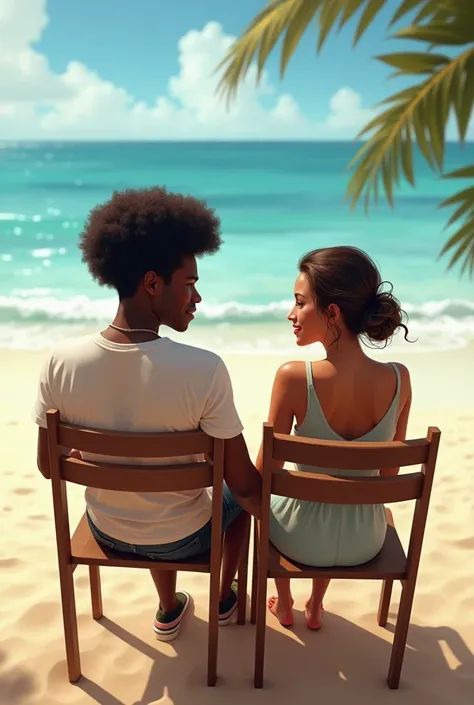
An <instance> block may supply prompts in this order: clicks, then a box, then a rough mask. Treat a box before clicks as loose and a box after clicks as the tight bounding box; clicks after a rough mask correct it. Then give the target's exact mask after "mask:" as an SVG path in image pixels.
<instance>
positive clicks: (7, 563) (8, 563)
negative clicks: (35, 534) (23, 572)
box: [0, 558, 21, 568]
mask: <svg viewBox="0 0 474 705" xmlns="http://www.w3.org/2000/svg"><path fill="white" fill-rule="evenodd" d="M19 565H21V561H20V560H19V559H18V558H0V568H18V566H19Z"/></svg>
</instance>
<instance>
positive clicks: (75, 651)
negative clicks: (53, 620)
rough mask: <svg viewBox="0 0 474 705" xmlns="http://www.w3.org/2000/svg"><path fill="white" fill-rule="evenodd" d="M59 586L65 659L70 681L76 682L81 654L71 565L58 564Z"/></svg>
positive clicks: (79, 675) (79, 671)
mask: <svg viewBox="0 0 474 705" xmlns="http://www.w3.org/2000/svg"><path fill="white" fill-rule="evenodd" d="M59 582H60V587H61V607H62V612H63V624H64V640H65V642H66V660H67V670H68V676H69V682H70V683H76V682H77V681H78V680H79V678H80V677H81V656H80V653H79V636H78V633H77V613H76V597H75V594H74V577H73V566H72V565H64V566H63V565H60V566H59Z"/></svg>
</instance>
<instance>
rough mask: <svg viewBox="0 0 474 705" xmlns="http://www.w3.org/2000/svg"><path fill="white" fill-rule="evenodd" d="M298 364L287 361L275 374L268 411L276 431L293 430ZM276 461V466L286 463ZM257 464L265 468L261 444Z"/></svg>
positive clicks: (269, 420)
mask: <svg viewBox="0 0 474 705" xmlns="http://www.w3.org/2000/svg"><path fill="white" fill-rule="evenodd" d="M300 364H301V363H300ZM297 366H298V363H295V362H287V363H285V364H284V365H282V366H281V367H280V368H279V369H278V371H277V373H276V375H275V380H274V382H273V389H272V396H271V401H270V411H269V412H268V422H269V423H271V424H273V428H274V431H275V433H290V432H291V427H292V424H293V417H294V408H295V406H294V397H295V382H296V381H297V379H298V373H297ZM274 463H275V467H276V468H278V467H280V468H282V467H283V465H284V461H283V460H282V461H278V460H275V461H274ZM255 465H256V468H257V470H258V471H259V472H260V473H261V472H262V468H263V447H262V446H260V450H259V453H258V457H257V462H256V463H255Z"/></svg>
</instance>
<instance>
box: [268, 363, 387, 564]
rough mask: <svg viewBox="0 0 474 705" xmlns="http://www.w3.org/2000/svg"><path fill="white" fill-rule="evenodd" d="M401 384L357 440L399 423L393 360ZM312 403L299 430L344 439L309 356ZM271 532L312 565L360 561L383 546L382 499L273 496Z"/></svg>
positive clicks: (383, 435)
mask: <svg viewBox="0 0 474 705" xmlns="http://www.w3.org/2000/svg"><path fill="white" fill-rule="evenodd" d="M390 364H391V366H392V367H393V369H394V371H395V374H396V377H397V387H396V391H395V395H394V397H393V399H392V402H391V404H390V406H389V408H388V409H387V411H386V413H385V415H384V417H383V418H382V419H381V421H379V423H378V424H377V425H376V426H374V428H372V429H371V430H370V431H369V432H368V433H366V434H364V435H363V436H361V437H360V438H356V439H354V441H358V442H364V441H366V442H374V441H390V440H392V439H393V437H394V435H395V431H396V427H397V420H398V409H399V401H400V371H399V369H398V367H397V365H395V364H394V363H390ZM306 379H307V394H308V404H307V410H306V415H305V418H304V420H303V423H302V424H301V426H299V427H298V426H297V425H295V428H294V432H295V435H297V436H303V437H306V438H318V439H320V440H328V441H341V440H344V439H343V438H342V436H340V435H339V434H338V433H336V432H335V431H334V430H333V429H332V428H331V426H330V425H329V423H328V421H327V419H326V417H325V415H324V412H323V410H322V407H321V404H320V402H319V399H318V396H317V394H316V390H315V388H314V385H313V373H312V368H311V362H306ZM296 470H300V471H304V472H316V473H320V474H327V475H336V476H348V475H349V476H352V477H354V476H373V475H378V473H379V470H378V469H375V470H366V471H360V472H354V471H350V470H344V469H342V468H341V469H337V470H335V469H329V468H315V467H313V466H311V465H296ZM271 509H272V511H271V517H270V538H271V541H272V543H274V544H275V546H276V547H277V548H278V549H279V550H280V551H281V552H282V553H284V554H285V555H287V556H288V557H289V558H292V559H293V560H296V561H298V562H300V563H306V564H307V565H313V566H321V567H324V566H332V565H340V566H344V565H346V566H347V565H358V564H360V563H365V562H366V561H369V560H371V559H372V558H373V557H374V556H376V555H377V553H378V552H379V551H380V549H381V548H382V546H383V542H384V540H385V533H386V529H387V523H386V517H385V509H384V507H383V506H382V505H341V504H322V503H316V502H306V501H302V500H296V499H291V498H288V497H278V496H276V495H274V496H272V503H271Z"/></svg>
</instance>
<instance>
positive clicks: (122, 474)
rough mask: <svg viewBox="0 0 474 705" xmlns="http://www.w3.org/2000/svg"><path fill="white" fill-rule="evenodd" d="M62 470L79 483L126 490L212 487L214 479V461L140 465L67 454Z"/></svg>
mask: <svg viewBox="0 0 474 705" xmlns="http://www.w3.org/2000/svg"><path fill="white" fill-rule="evenodd" d="M60 472H61V477H62V479H63V480H67V481H68V482H73V483H75V484H76V485H84V486H87V487H95V488H96V489H101V490H117V491H122V492H179V491H182V490H195V489H200V488H203V487H211V486H212V483H213V469H212V464H211V463H208V462H203V463H186V464H184V463H183V464H180V463H176V464H175V465H146V466H142V467H138V466H136V465H111V464H107V463H92V462H87V461H85V460H79V459H78V458H68V457H63V458H61V460H60Z"/></svg>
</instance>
